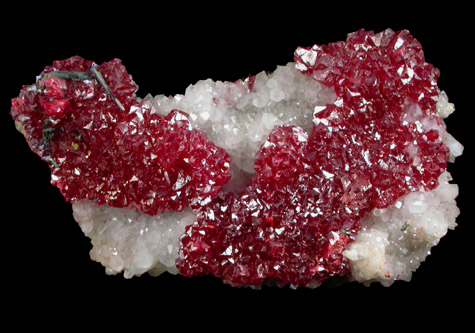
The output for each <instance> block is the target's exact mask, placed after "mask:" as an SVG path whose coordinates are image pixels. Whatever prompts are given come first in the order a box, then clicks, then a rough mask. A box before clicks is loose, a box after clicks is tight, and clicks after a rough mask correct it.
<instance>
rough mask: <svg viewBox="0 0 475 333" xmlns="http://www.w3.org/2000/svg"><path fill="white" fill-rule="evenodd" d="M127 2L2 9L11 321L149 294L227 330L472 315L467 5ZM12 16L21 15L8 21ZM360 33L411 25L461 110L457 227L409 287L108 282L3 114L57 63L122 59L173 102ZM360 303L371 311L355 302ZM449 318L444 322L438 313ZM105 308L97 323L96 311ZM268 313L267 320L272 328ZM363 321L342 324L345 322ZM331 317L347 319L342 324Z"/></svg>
mask: <svg viewBox="0 0 475 333" xmlns="http://www.w3.org/2000/svg"><path fill="white" fill-rule="evenodd" d="M77 6H79V4H77ZM117 6H118V7H121V6H120V5H116V7H117ZM127 6H128V7H125V5H124V8H121V9H125V10H122V11H121V12H119V13H115V12H114V11H112V10H111V8H108V7H101V8H99V7H92V6H89V7H88V6H86V5H85V4H81V8H76V9H68V8H65V7H64V8H63V7H57V6H53V5H51V7H48V6H47V5H46V4H42V5H41V6H40V8H32V7H29V9H28V10H27V11H28V15H27V14H26V13H25V12H24V10H22V9H21V8H18V9H16V8H15V9H12V10H10V11H8V13H7V12H5V13H4V14H2V15H5V17H4V19H5V20H3V22H2V30H3V31H4V32H3V34H2V45H3V46H4V47H3V51H2V57H3V60H2V63H3V69H2V74H1V76H2V94H1V97H2V98H1V103H2V108H1V109H2V112H1V116H2V120H1V124H2V125H1V126H2V131H1V134H2V137H3V140H2V143H3V148H4V151H3V154H2V168H3V169H2V171H3V173H2V174H3V182H4V185H3V192H4V197H6V198H7V200H6V202H5V200H3V201H2V202H3V204H2V207H3V213H4V215H3V218H2V220H3V221H2V222H3V229H2V236H3V237H2V239H3V244H2V247H3V248H4V250H3V256H2V257H3V258H2V259H3V265H2V275H3V276H4V277H7V278H8V281H9V282H8V283H7V284H5V291H11V292H12V294H10V296H9V297H8V303H9V304H10V310H11V311H12V313H14V314H18V313H22V312H23V313H26V314H31V313H34V312H36V311H37V310H39V309H43V310H46V311H47V312H48V313H50V314H53V313H56V311H58V310H60V309H63V310H66V311H65V312H68V311H69V310H71V313H73V316H77V317H76V318H78V321H80V320H79V319H80V318H83V315H84V317H88V316H86V313H88V314H89V317H88V318H89V319H90V318H91V317H90V316H92V314H91V313H92V312H93V309H94V310H98V312H99V313H100V312H101V311H111V313H115V316H116V317H115V318H116V319H120V320H116V322H117V321H118V322H119V323H120V322H122V321H124V322H126V321H127V320H125V318H124V317H120V316H119V317H117V316H118V315H117V314H118V313H120V312H122V311H124V312H128V311H132V310H133V309H136V308H142V307H143V304H144V302H145V300H148V301H151V302H152V303H151V304H152V305H151V306H150V307H149V308H148V310H149V311H152V312H155V310H156V311H157V313H156V316H157V317H156V319H157V320H163V321H165V322H166V318H163V316H166V314H164V313H163V312H161V311H162V310H163V309H168V310H171V312H173V311H175V310H176V312H180V313H186V316H185V317H184V318H186V317H187V316H188V315H191V314H193V313H197V312H200V311H204V313H203V317H202V318H208V319H209V317H211V318H213V317H215V316H218V313H221V315H219V316H224V318H229V321H230V322H236V321H237V322H239V321H242V320H244V319H245V318H247V319H249V318H253V317H256V318H258V317H261V318H262V315H263V314H264V313H266V314H269V315H271V316H273V318H280V320H283V318H285V317H287V318H288V319H289V321H294V323H297V322H299V321H307V320H310V321H314V323H315V325H316V324H317V322H323V321H328V320H329V318H327V317H325V316H326V315H324V313H326V311H328V310H330V312H333V313H336V314H340V315H341V316H342V317H341V318H347V317H346V314H345V313H347V312H345V311H346V310H344V309H349V311H350V312H349V313H355V312H356V311H358V312H361V314H362V315H363V317H362V318H368V320H369V318H371V317H374V316H375V313H376V314H379V315H377V316H378V317H380V318H386V316H388V320H389V318H397V319H398V320H399V321H400V323H401V325H402V326H405V325H407V322H406V321H407V320H408V319H411V318H413V316H414V314H415V313H416V312H418V311H420V310H421V309H422V310H427V311H429V312H431V313H432V316H431V317H424V320H423V321H421V323H423V324H425V323H427V322H431V321H433V320H434V319H435V318H434V317H437V315H438V314H441V316H442V317H441V318H449V317H450V318H458V317H460V318H461V317H464V316H465V314H464V311H465V310H466V309H467V306H466V305H464V303H463V302H462V301H463V300H464V299H470V298H472V297H473V287H472V283H473V282H472V273H471V269H472V267H473V264H472V263H473V260H472V252H473V250H472V249H473V248H472V246H471V240H472V239H473V235H474V234H473V227H472V225H471V223H472V219H473V217H471V216H472V215H473V214H472V213H471V211H470V207H469V204H470V200H469V199H471V198H472V197H473V195H472V193H471V186H472V181H471V179H470V173H469V171H470V170H469V159H470V156H471V154H472V149H473V147H472V142H473V137H472V135H473V134H472V133H471V132H473V130H471V127H470V124H471V122H472V120H471V117H470V116H471V112H472V110H473V104H472V103H470V102H471V99H472V98H473V95H474V94H473V91H472V92H470V90H471V89H473V83H470V82H473V81H471V80H473V74H474V73H473V69H472V67H473V61H474V58H473V50H470V46H471V45H470V44H472V43H473V38H472V36H471V32H470V27H471V24H470V22H469V21H467V19H466V18H464V17H463V14H464V13H465V12H467V11H470V10H467V8H463V7H456V6H455V5H453V6H450V5H447V7H448V8H452V9H454V11H453V12H452V11H448V10H447V8H445V7H442V8H438V7H437V8H436V7H434V6H435V5H431V6H428V7H426V8H423V9H422V10H420V11H417V12H415V11H413V7H412V6H409V5H404V6H402V7H398V6H395V7H394V8H388V9H384V10H381V11H379V12H374V11H371V10H370V9H378V8H377V7H374V6H373V7H371V8H370V7H365V6H366V5H363V4H359V5H358V6H359V7H360V8H359V9H360V10H361V9H363V10H362V12H363V13H362V14H360V13H359V12H358V13H357V12H356V11H355V12H353V9H350V10H347V11H346V12H345V15H343V14H342V12H341V8H338V7H339V5H336V6H335V8H330V9H328V8H319V7H318V6H315V8H313V7H308V6H307V5H306V4H304V3H294V4H286V5H285V6H284V5H281V7H283V8H282V9H278V10H277V12H276V11H274V10H271V9H272V8H267V9H268V10H264V11H259V12H257V11H256V8H255V4H254V5H249V6H248V7H246V8H247V9H246V10H245V11H244V12H239V13H237V12H236V10H235V9H236V8H235V7H236V6H237V4H231V3H230V4H229V5H228V7H226V8H224V7H223V8H220V9H221V11H220V12H214V11H213V10H214V9H217V7H215V6H211V7H209V8H208V7H206V9H205V10H204V13H203V12H198V9H197V8H191V7H188V5H185V4H183V8H175V9H168V8H162V7H158V8H156V9H154V7H150V5H138V4H137V5H136V6H132V5H131V4H128V5H127ZM286 6H290V7H291V8H292V10H287V9H286V8H285V7H286ZM358 6H357V7H358ZM129 7H131V8H129ZM178 7H180V6H178ZM367 8H368V10H366V9H367ZM390 14H393V15H390ZM390 16H391V17H390ZM8 17H10V18H13V20H10V21H7V20H6V19H7V18H8ZM360 28H364V29H366V30H374V31H375V32H379V31H381V30H384V29H386V28H392V29H393V30H401V29H408V30H409V31H410V32H411V33H412V35H413V36H414V37H416V38H417V39H418V40H419V41H420V42H421V44H422V46H423V49H424V51H425V55H426V61H427V62H430V63H432V64H433V65H434V66H435V67H437V68H439V69H440V71H441V77H440V79H439V87H440V88H441V89H442V90H445V91H446V92H447V94H448V96H449V100H450V101H451V102H453V103H455V106H456V110H457V111H456V112H455V113H454V114H453V115H451V116H450V117H449V118H448V119H447V120H446V123H447V125H448V130H449V132H450V133H452V134H453V135H454V137H455V138H456V139H458V140H459V141H460V142H461V143H462V144H464V146H465V152H464V155H463V156H462V157H459V158H458V159H457V161H456V163H455V164H450V165H449V171H450V172H451V173H452V175H453V177H454V182H455V183H458V184H459V186H460V195H459V197H458V199H457V202H458V205H459V207H460V208H461V215H460V216H459V218H458V220H457V222H458V224H459V226H458V227H457V228H456V229H455V230H454V231H449V233H448V235H447V236H446V237H444V238H443V239H442V240H441V242H440V244H439V245H438V246H437V247H435V248H433V250H432V255H430V256H429V257H428V258H427V260H426V261H425V262H424V263H422V265H421V267H420V268H419V269H418V270H417V272H416V273H415V274H414V276H413V278H412V281H411V282H410V283H407V282H401V281H399V282H396V283H395V284H394V285H393V286H392V287H390V288H384V287H381V286H380V285H372V286H371V287H370V288H367V287H364V286H362V285H359V284H356V283H348V284H344V285H342V286H339V287H337V288H331V287H321V288H317V289H315V290H309V289H298V290H291V289H288V288H284V289H279V288H264V289H262V290H260V291H255V290H251V289H245V288H242V289H239V288H231V287H229V286H227V285H224V284H223V283H222V282H221V281H220V280H217V279H215V278H213V277H209V276H205V277H198V278H192V279H190V278H185V277H182V276H171V275H169V274H163V275H161V276H160V277H156V278H152V277H150V276H148V275H147V274H145V275H143V276H142V277H140V278H133V279H130V280H126V279H124V278H123V277H122V276H107V275H105V273H104V268H103V267H102V266H101V265H100V264H99V263H96V262H93V261H91V260H90V259H89V250H90V248H91V245H90V241H89V239H87V238H86V237H85V236H84V235H83V234H82V232H81V230H80V228H79V226H78V225H77V223H76V222H75V221H74V219H73V217H72V212H71V205H70V204H69V203H66V202H65V201H64V199H63V198H62V196H61V195H60V193H59V191H58V190H57V189H56V188H54V187H53V186H51V185H50V183H49V179H50V173H49V170H48V167H47V166H46V164H45V163H43V162H42V161H41V160H40V159H39V157H37V156H36V155H35V154H33V153H32V152H31V151H30V150H29V147H28V145H27V143H26V142H25V140H24V139H23V137H22V136H21V134H19V133H18V132H16V131H15V129H14V125H13V121H12V120H11V117H10V116H9V114H8V112H9V110H10V99H11V98H14V97H16V96H17V95H18V93H19V91H20V89H21V87H22V85H23V84H31V83H33V82H34V81H35V76H36V75H38V74H39V73H40V72H41V71H42V69H43V68H44V67H45V66H46V65H49V64H51V63H52V61H54V60H59V59H64V58H67V57H70V56H73V55H80V56H82V57H84V58H87V59H91V60H94V61H95V62H96V63H102V62H103V61H108V60H111V59H112V58H120V59H122V61H123V63H124V65H125V66H126V67H127V70H128V72H129V73H130V74H131V75H132V76H133V78H134V80H135V82H136V83H137V84H138V85H139V87H140V88H139V91H138V95H139V96H140V97H144V96H145V95H146V94H148V93H151V94H152V95H156V94H166V95H173V94H177V93H180V94H182V93H184V91H185V89H186V87H187V86H188V85H189V84H193V83H196V82H197V81H198V80H201V79H207V78H212V79H214V80H222V81H234V80H237V79H240V78H245V77H247V76H249V75H250V74H256V73H258V72H260V71H263V70H266V71H273V70H274V69H275V67H276V66H277V65H284V64H286V63H287V62H289V61H293V51H294V50H295V48H296V47H297V46H310V45H313V44H326V43H329V42H334V41H338V40H344V39H345V38H346V34H347V33H349V32H353V31H355V30H358V29H360ZM470 76H472V79H470V80H468V78H469V77H470ZM472 178H473V177H472ZM362 300H364V301H365V303H367V304H368V305H367V306H366V307H362V306H361V305H356V304H362V302H361V301H362ZM49 302H50V303H49ZM83 302H84V303H83ZM47 304H49V305H47ZM79 304H84V306H83V307H82V306H80V309H79V310H77V309H76V308H75V307H74V305H79ZM237 304H240V305H237ZM73 308H74V310H72V309H73ZM158 309H160V311H159V310H158ZM351 311H353V312H351ZM445 311H449V314H447V315H445V314H443V313H445ZM98 312H94V313H95V315H94V316H97V317H100V315H99V314H97V313H98ZM160 313H161V314H160ZM205 314H206V315H205ZM442 314H443V315H442ZM94 316H92V317H94ZM454 316H456V317H454ZM149 318H151V317H149ZM243 318H244V319H243ZM263 318H264V319H263V323H267V321H269V323H272V322H274V323H275V322H276V321H275V320H271V319H270V317H268V316H263ZM360 318H361V317H360ZM208 319H206V320H208ZM45 320H46V319H45ZM203 320H204V321H203V323H204V322H206V320H205V319H203ZM441 320H442V319H441ZM357 321H359V320H356V319H352V320H349V319H348V323H350V322H352V323H354V322H357ZM43 323H49V321H48V320H46V321H45V322H43ZM174 323H175V324H176V325H181V324H182V322H181V321H175V322H174ZM261 323H262V321H261ZM333 323H334V325H337V326H338V325H342V322H340V321H338V320H337V321H335V322H333ZM345 323H346V321H345Z"/></svg>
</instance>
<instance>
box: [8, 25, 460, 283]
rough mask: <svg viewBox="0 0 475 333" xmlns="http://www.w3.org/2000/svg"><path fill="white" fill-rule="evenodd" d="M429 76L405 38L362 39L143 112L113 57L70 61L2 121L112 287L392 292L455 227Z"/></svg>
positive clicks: (25, 93)
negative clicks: (45, 170) (150, 279)
mask: <svg viewBox="0 0 475 333" xmlns="http://www.w3.org/2000/svg"><path fill="white" fill-rule="evenodd" d="M65 73H66V74H65ZM98 73H100V74H98ZM100 75H101V76H102V78H103V80H104V81H105V84H103V83H101V80H100V79H101V78H100V77H99V76H100ZM438 77H439V71H438V70H437V69H436V68H435V67H433V66H432V65H431V64H428V63H426V62H425V60H424V54H423V51H422V48H421V45H420V44H419V42H418V41H417V40H416V39H414V38H413V37H412V36H411V35H410V33H409V32H408V31H406V30H405V31H400V32H394V31H392V30H390V29H388V30H386V31H383V32H381V33H377V34H375V33H373V32H371V31H369V32H367V31H364V30H360V31H357V32H355V33H351V34H349V35H348V38H347V41H346V42H336V43H331V44H328V45H314V46H310V47H298V48H297V49H296V51H295V53H294V62H289V63H288V64H287V65H285V66H278V67H277V68H276V70H275V71H274V72H273V73H271V74H267V73H265V72H261V73H259V74H257V75H253V76H250V77H248V78H246V79H244V80H238V81H235V82H221V81H216V82H215V81H212V80H204V81H199V82H198V83H196V84H195V85H190V86H189V87H188V88H187V89H186V92H185V94H184V95H176V96H170V97H167V96H163V95H158V96H155V97H153V96H150V95H148V96H146V97H145V98H143V99H141V98H138V97H137V96H136V91H137V86H136V84H135V83H134V81H133V80H132V77H131V76H130V75H129V74H128V73H127V72H126V70H125V67H124V66H123V65H122V63H121V61H120V60H118V59H114V60H112V61H109V62H106V63H103V64H101V65H97V64H95V63H93V62H92V61H89V60H85V59H83V58H81V57H78V56H75V57H72V58H69V59H66V60H63V61H55V62H54V63H53V65H52V66H47V67H46V68H45V70H44V71H43V72H42V73H41V74H40V75H39V76H38V77H37V81H36V83H34V84H32V85H29V86H24V87H23V89H22V90H21V92H20V95H19V96H18V97H17V98H14V99H13V100H12V109H11V115H12V117H13V119H14V120H15V125H16V127H17V129H18V130H19V131H20V132H22V133H23V134H24V136H25V138H26V140H27V141H28V143H29V145H30V147H31V149H32V150H33V151H34V152H35V153H37V154H38V155H39V156H40V157H41V158H42V159H43V160H44V161H45V162H47V163H48V165H49V167H50V169H51V182H52V184H53V185H55V186H57V187H58V188H59V190H60V191H61V193H62V194H63V196H64V197H65V199H66V200H67V201H70V202H71V203H72V206H73V213H74V218H75V219H76V220H77V222H78V223H79V225H80V227H81V230H82V231H83V232H84V234H85V235H86V236H88V237H89V238H90V239H91V242H92V251H91V258H92V259H93V260H96V261H98V262H100V263H101V264H102V265H103V266H104V267H105V268H106V273H107V274H117V273H120V272H123V274H124V276H125V277H126V278H130V277H132V276H139V275H141V274H143V273H145V272H148V273H150V274H152V275H159V274H161V273H162V272H166V271H167V272H170V273H173V274H177V273H179V274H183V275H185V276H198V275H203V274H212V275H214V276H216V277H218V278H220V279H222V280H223V281H224V282H225V283H228V284H230V285H233V286H251V287H254V288H256V287H260V286H261V285H263V284H272V285H278V286H286V285H290V286H292V287H297V286H303V287H311V288H313V287H317V286H319V285H320V284H321V283H322V282H323V281H324V280H326V279H328V278H331V277H333V276H344V277H346V278H347V279H349V280H352V281H358V282H361V283H364V284H365V285H369V284H371V283H372V282H380V283H381V284H383V285H384V286H389V285H391V284H392V283H393V282H394V281H396V280H406V281H408V280H410V278H411V275H412V273H413V272H414V271H415V270H416V269H417V267H418V266H419V264H420V263H421V262H422V261H423V260H424V259H425V257H426V256H427V254H428V252H429V250H430V248H431V247H432V246H434V245H436V244H437V243H438V242H439V240H440V238H441V237H443V236H444V235H445V234H446V233H447V230H448V229H453V228H455V226H456V223H455V219H456V217H457V215H458V213H459V211H458V208H457V205H456V202H455V198H456V196H457V194H458V188H457V185H454V184H450V183H449V182H450V180H451V176H450V174H449V173H448V172H447V170H446V168H447V162H453V161H454V160H455V158H456V157H457V156H459V155H461V154H462V151H463V147H462V145H461V144H460V143H459V142H457V140H456V139H455V138H454V137H453V136H452V135H450V134H449V133H447V131H446V126H445V124H444V121H443V119H444V118H446V117H447V116H449V115H450V114H451V113H452V112H453V111H454V106H453V104H451V103H449V101H448V97H447V95H446V94H445V92H443V91H440V90H439V88H438V86H437V78H438Z"/></svg>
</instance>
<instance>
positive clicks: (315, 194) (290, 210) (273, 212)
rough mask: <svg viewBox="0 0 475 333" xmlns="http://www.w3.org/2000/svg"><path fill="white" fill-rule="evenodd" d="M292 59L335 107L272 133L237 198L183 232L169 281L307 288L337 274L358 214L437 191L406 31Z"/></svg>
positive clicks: (431, 107)
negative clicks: (177, 276) (208, 279)
mask: <svg viewBox="0 0 475 333" xmlns="http://www.w3.org/2000/svg"><path fill="white" fill-rule="evenodd" d="M295 61H296V66H297V68H298V69H299V70H301V71H302V72H304V73H305V74H308V75H311V76H312V77H313V78H314V79H315V80H317V81H319V82H320V83H322V84H324V85H326V86H328V87H333V88H334V90H335V92H336V95H337V99H336V101H335V102H334V104H331V105H327V106H326V107H325V108H324V109H322V108H319V107H316V108H315V112H314V120H313V123H314V124H313V131H312V133H311V134H310V135H308V134H307V133H305V132H304V131H303V130H302V129H301V128H299V127H294V126H280V127H275V128H274V129H273V131H272V133H271V134H270V136H269V138H268V140H267V141H266V142H265V144H264V145H263V146H262V148H261V150H260V151H259V153H258V156H257V158H256V162H255V170H256V171H257V174H256V176H255V177H254V178H253V179H252V180H251V183H250V185H249V186H248V187H247V188H246V190H245V191H244V192H242V193H239V194H235V193H230V194H228V195H226V196H221V197H220V198H218V199H216V200H215V201H213V202H212V203H211V204H210V205H209V206H206V207H204V209H203V210H202V211H201V212H199V215H198V218H197V220H196V222H195V223H194V224H193V225H191V226H189V227H188V228H187V229H186V232H185V233H184V235H183V236H182V237H181V252H180V258H179V259H178V260H177V266H178V268H179V270H180V273H181V274H184V275H187V276H196V275H202V274H213V275H215V276H217V277H219V278H221V279H223V280H224V281H225V282H227V283H230V284H232V285H259V284H261V283H262V282H264V281H270V280H271V281H274V282H275V283H277V284H278V285H286V284H289V283H290V284H293V285H296V286H308V287H312V286H317V285H319V284H320V283H321V282H322V281H323V280H325V279H326V278H328V277H331V276H334V275H345V274H349V267H348V265H347V262H346V261H345V259H344V257H343V256H342V252H343V250H344V249H345V245H346V244H347V243H348V242H349V241H351V240H352V239H354V236H355V235H356V233H357V232H358V230H359V221H360V220H361V218H362V217H363V215H364V213H366V212H368V211H370V210H371V209H373V208H384V207H387V206H389V205H391V204H394V203H395V201H396V200H397V199H398V198H400V197H401V196H402V195H404V194H406V193H408V192H410V191H415V190H418V189H427V190H429V189H433V188H434V187H436V186H437V178H438V176H439V175H440V174H441V173H442V172H443V170H445V169H446V161H447V157H448V149H447V147H446V146H445V145H444V143H443V142H442V138H441V133H440V128H441V127H440V119H439V118H438V117H437V116H436V113H435V105H436V102H437V99H438V93H439V90H438V88H437V84H436V79H437V77H438V75H439V73H438V70H437V69H435V68H434V67H433V66H432V65H430V64H428V63H426V62H425V60H424V55H423V52H422V48H421V46H420V44H419V43H418V41H417V40H416V39H414V38H413V37H412V36H411V35H410V34H409V32H407V31H401V32H393V31H391V30H387V31H384V32H382V33H379V34H374V33H373V32H366V31H363V30H361V31H358V32H356V33H353V34H349V35H348V39H347V41H346V42H337V43H333V44H329V45H327V46H318V45H315V46H313V47H309V48H298V49H297V50H296V52H295Z"/></svg>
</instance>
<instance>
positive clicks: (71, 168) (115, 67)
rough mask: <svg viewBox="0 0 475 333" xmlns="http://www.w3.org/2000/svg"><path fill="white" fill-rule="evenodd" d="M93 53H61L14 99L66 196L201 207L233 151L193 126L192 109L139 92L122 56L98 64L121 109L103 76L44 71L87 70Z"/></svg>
mask: <svg viewBox="0 0 475 333" xmlns="http://www.w3.org/2000/svg"><path fill="white" fill-rule="evenodd" d="M93 66H95V67H96V66H97V65H95V64H94V63H93V62H92V61H88V60H84V59H82V58H80V57H72V58H69V59H67V60H64V61H56V62H55V63H54V64H53V66H49V67H47V68H46V69H45V71H44V72H43V73H42V74H41V75H40V76H39V78H38V80H37V82H36V83H35V84H33V85H30V86H25V87H23V89H22V91H21V93H20V96H19V97H18V98H15V99H13V100H12V111H11V114H12V116H13V118H14V119H15V120H16V121H17V122H18V123H20V124H21V126H22V128H23V131H24V133H25V137H26V139H27V141H28V143H29V144H30V147H31V148H32V150H33V151H35V152H36V153H37V154H38V155H39V156H40V157H41V158H42V159H43V160H45V161H46V162H48V164H49V166H50V168H51V172H52V184H53V185H56V186H57V187H58V188H59V189H60V191H61V193H62V194H63V196H64V197H65V198H66V200H76V199H84V198H86V199H89V200H94V201H96V202H97V203H98V204H108V205H110V206H114V207H125V208H131V209H135V210H137V211H141V212H144V213H146V214H149V215H155V214H158V213H160V212H163V211H167V210H183V209H184V208H185V207H188V206H191V207H195V208H196V207H198V208H199V207H201V205H204V204H206V203H208V202H209V201H210V200H211V198H213V197H214V196H216V195H217V194H218V193H219V191H220V189H221V187H222V186H223V185H224V184H226V183H227V182H228V180H229V179H230V177H231V175H230V173H229V163H230V159H229V156H228V154H227V153H226V152H225V151H224V150H223V149H220V148H218V147H216V146H215V145H214V144H213V143H211V142H209V141H208V140H207V138H206V135H205V134H204V133H202V132H200V131H198V130H195V129H192V128H191V125H190V122H189V120H188V116H187V115H186V114H185V113H183V112H180V111H177V110H175V111H172V112H170V113H169V114H168V116H166V117H164V116H161V115H158V114H156V113H154V111H153V109H152V107H151V106H150V104H149V103H148V102H146V101H138V100H137V99H136V97H135V92H136V90H137V86H136V85H135V83H134V82H133V80H132V78H131V76H130V75H128V74H127V72H126V70H125V67H124V66H123V65H122V64H121V62H120V60H118V59H115V60H112V61H110V62H107V63H103V64H102V65H100V66H97V69H98V70H99V72H100V73H101V75H102V76H103V77H104V80H105V81H106V83H107V86H108V87H109V88H110V90H111V92H112V93H113V95H114V96H115V97H116V98H117V99H118V100H119V101H120V102H121V104H122V105H123V106H124V108H125V111H121V110H120V108H119V107H118V105H117V104H116V103H115V102H114V101H113V100H112V98H111V97H110V95H109V94H108V93H107V92H106V90H105V89H104V87H102V86H101V85H100V84H99V83H98V82H97V80H95V79H94V78H93V77H91V79H85V80H73V79H65V78H60V77H54V76H53V77H45V75H46V74H48V73H51V72H54V71H62V72H84V73H86V72H89V71H90V70H91V68H92V67H93Z"/></svg>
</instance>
